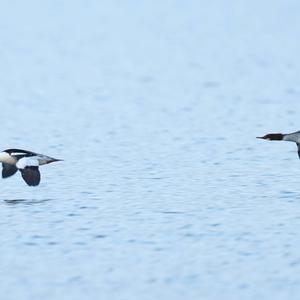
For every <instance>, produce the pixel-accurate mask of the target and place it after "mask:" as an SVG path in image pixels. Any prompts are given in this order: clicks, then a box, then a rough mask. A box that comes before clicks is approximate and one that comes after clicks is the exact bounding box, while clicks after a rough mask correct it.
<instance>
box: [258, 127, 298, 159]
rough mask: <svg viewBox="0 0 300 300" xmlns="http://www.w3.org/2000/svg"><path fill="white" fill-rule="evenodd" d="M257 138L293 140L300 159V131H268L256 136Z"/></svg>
mask: <svg viewBox="0 0 300 300" xmlns="http://www.w3.org/2000/svg"><path fill="white" fill-rule="evenodd" d="M257 138H258V139H264V140H269V141H286V142H294V143H296V145H297V147H298V157H299V159H300V131H296V132H292V133H268V134H266V135H264V136H258V137H257Z"/></svg>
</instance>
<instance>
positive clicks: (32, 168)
mask: <svg viewBox="0 0 300 300" xmlns="http://www.w3.org/2000/svg"><path fill="white" fill-rule="evenodd" d="M55 161H61V159H56V158H53V157H50V156H46V155H43V154H39V153H35V152H31V151H26V150H21V149H7V150H4V151H2V152H0V162H2V167H3V168H2V178H7V177H10V176H12V175H14V174H15V173H16V172H17V171H18V170H19V171H20V172H21V175H22V177H23V179H24V181H25V182H26V183H27V184H28V185H30V186H36V185H39V183H40V180H41V174H40V171H39V166H41V165H45V164H49V163H52V162H55Z"/></svg>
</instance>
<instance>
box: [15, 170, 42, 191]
mask: <svg viewBox="0 0 300 300" xmlns="http://www.w3.org/2000/svg"><path fill="white" fill-rule="evenodd" d="M20 172H21V175H22V177H23V179H24V181H25V182H26V183H27V184H28V185H30V186H36V185H39V183H40V181H41V173H40V171H39V167H35V166H28V167H25V168H24V169H20Z"/></svg>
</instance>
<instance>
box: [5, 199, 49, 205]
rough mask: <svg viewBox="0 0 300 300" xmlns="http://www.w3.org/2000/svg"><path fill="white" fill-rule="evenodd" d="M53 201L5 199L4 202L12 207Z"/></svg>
mask: <svg viewBox="0 0 300 300" xmlns="http://www.w3.org/2000/svg"><path fill="white" fill-rule="evenodd" d="M51 200H53V199H40V200H37V199H34V200H33V199H10V200H8V199H4V200H3V201H4V202H5V203H7V204H10V205H15V204H25V205H34V204H41V203H44V202H48V201H51Z"/></svg>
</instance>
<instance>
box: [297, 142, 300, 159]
mask: <svg viewBox="0 0 300 300" xmlns="http://www.w3.org/2000/svg"><path fill="white" fill-rule="evenodd" d="M297 147H298V156H299V159H300V144H299V143H297Z"/></svg>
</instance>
